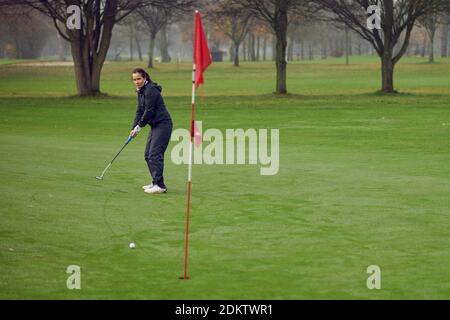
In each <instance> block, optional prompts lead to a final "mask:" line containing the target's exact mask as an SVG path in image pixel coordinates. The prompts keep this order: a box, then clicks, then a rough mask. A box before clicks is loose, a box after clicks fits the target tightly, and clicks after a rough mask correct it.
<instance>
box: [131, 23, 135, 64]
mask: <svg viewBox="0 0 450 320" xmlns="http://www.w3.org/2000/svg"><path fill="white" fill-rule="evenodd" d="M133 38H134V30H133V25H131V24H130V61H133V53H134V52H133V51H134V48H133Z"/></svg>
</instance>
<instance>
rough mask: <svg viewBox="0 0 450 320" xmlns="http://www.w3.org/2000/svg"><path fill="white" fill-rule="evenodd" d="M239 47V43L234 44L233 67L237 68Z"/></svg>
mask: <svg viewBox="0 0 450 320" xmlns="http://www.w3.org/2000/svg"><path fill="white" fill-rule="evenodd" d="M239 46H240V43H236V42H235V43H234V64H233V65H234V66H235V67H239Z"/></svg>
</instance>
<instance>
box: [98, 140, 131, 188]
mask: <svg viewBox="0 0 450 320" xmlns="http://www.w3.org/2000/svg"><path fill="white" fill-rule="evenodd" d="M132 139H133V137H132V136H129V137H128V139H127V141H126V142H125V144H124V145H123V147H122V149H120V151H119V152H117V154H116V156H115V157H114V158H113V159H112V160H111V162H110V163H109V164H108V165H107V166H106V168H105V170H103V172H102V174H101V175H100V176H98V177H95V179H97V180H100V181H101V180H103V176H104V175H105V172H106V171H107V170H108V169H109V167H110V166H111V165H112V163H113V162H114V160H116V158H117V157H118V156H119V154H120V153H121V152H122V150H123V149H125V147H126V146H127V144H129V143H130V141H131V140H132Z"/></svg>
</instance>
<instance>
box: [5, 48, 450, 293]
mask: <svg viewBox="0 0 450 320" xmlns="http://www.w3.org/2000/svg"><path fill="white" fill-rule="evenodd" d="M425 61H426V59H420V58H404V59H402V60H401V62H400V63H399V65H398V66H397V68H396V78H395V81H396V83H395V84H396V88H397V90H399V91H400V94H397V95H381V94H378V93H376V91H377V90H378V89H379V87H380V68H379V60H378V59H377V58H376V57H355V58H354V59H353V58H351V61H350V62H351V64H350V65H349V66H346V65H345V64H344V60H343V59H328V60H326V61H312V62H293V63H290V64H289V65H288V80H287V86H288V91H289V92H290V94H289V95H286V96H278V95H275V94H272V92H273V91H274V88H275V72H274V68H275V67H274V64H273V62H265V63H249V62H247V63H245V62H244V63H242V66H241V67H240V68H235V67H232V66H231V64H230V63H228V62H226V63H216V64H213V65H211V67H210V68H209V69H208V71H207V72H206V73H205V78H206V80H205V87H204V89H203V90H202V89H200V90H199V91H198V93H199V94H200V93H201V92H202V91H203V99H201V98H200V97H199V98H198V105H197V107H196V119H197V120H202V121H203V131H205V130H207V129H209V128H216V129H219V130H220V131H221V132H225V130H226V129H237V128H242V129H249V128H254V129H256V130H259V129H269V130H270V129H279V134H280V149H279V150H280V152H279V159H280V164H279V171H278V174H276V175H273V176H262V175H260V166H259V165H194V166H193V175H192V202H191V221H190V238H189V239H190V242H189V248H190V249H189V275H190V277H191V279H190V280H189V281H181V280H179V279H178V277H179V276H181V275H182V273H183V257H184V230H185V212H186V201H187V195H186V192H187V182H186V180H187V174H188V168H187V165H175V164H174V163H172V161H171V151H172V149H173V146H174V145H175V144H176V142H171V143H170V144H169V148H168V150H167V152H166V158H165V160H166V169H165V180H166V184H167V186H168V193H167V194H163V195H158V196H152V195H148V194H145V193H144V192H143V191H142V189H141V186H142V185H144V184H148V183H149V181H148V179H147V177H148V176H149V175H148V170H147V166H146V164H145V162H144V148H145V139H146V136H147V134H148V130H149V128H148V127H146V128H145V129H144V130H143V132H142V133H141V134H140V135H139V136H138V137H137V138H136V139H134V140H133V141H132V142H131V143H130V145H129V146H128V147H127V148H126V149H125V150H124V151H123V152H122V154H121V155H120V157H119V158H118V159H117V160H116V162H115V163H114V164H113V166H112V167H111V168H110V170H109V171H108V172H107V174H106V175H105V179H104V181H97V180H96V179H95V177H96V176H98V175H99V174H100V173H101V171H102V170H103V168H104V167H105V166H106V165H107V164H108V162H109V161H110V160H111V158H112V157H113V156H114V154H115V153H116V152H117V151H118V150H119V149H120V147H121V146H122V145H123V143H124V142H125V140H126V138H127V136H128V134H129V132H130V128H131V125H132V120H133V117H134V112H135V109H136V95H135V92H134V87H133V85H132V83H131V79H130V72H131V70H132V69H133V68H134V67H137V66H140V67H142V66H143V65H139V63H130V62H110V63H108V64H106V65H105V67H104V70H103V72H102V82H101V84H102V85H101V90H102V91H103V92H104V93H106V94H107V95H105V96H104V97H100V98H95V99H94V98H79V97H75V94H76V86H75V82H74V77H73V67H69V66H67V67H59V66H50V67H49V66H29V65H27V66H21V64H22V62H18V63H15V62H14V61H5V62H4V63H2V62H1V60H0V112H1V126H0V141H1V144H0V151H1V155H2V156H1V158H0V170H1V177H2V179H1V183H0V220H1V223H0V299H450V268H449V266H450V251H449V249H448V248H449V239H450V228H449V225H450V196H449V195H450V166H449V164H450V59H438V60H437V63H435V64H428V63H425ZM141 64H142V63H141ZM150 75H151V76H152V79H153V80H154V81H156V82H158V83H160V84H161V85H162V86H163V95H164V98H165V101H166V104H167V107H168V109H169V111H170V113H171V115H172V118H173V122H174V129H178V128H184V129H188V128H189V121H190V116H191V114H190V110H191V109H190V101H191V96H190V94H191V85H192V84H191V64H190V63H181V64H176V63H171V64H157V65H156V68H155V70H153V71H152V70H151V71H150ZM131 241H135V243H136V248H135V249H133V250H131V249H130V248H129V247H128V244H129V243H130V242H131ZM70 265H78V266H80V268H81V290H68V289H67V286H66V281H67V278H68V277H69V274H67V273H66V269H67V267H68V266H70ZM371 265H377V266H379V267H380V269H381V279H382V280H381V290H369V289H368V288H367V286H366V281H367V278H368V277H369V276H370V274H368V273H367V268H368V267H369V266H371Z"/></svg>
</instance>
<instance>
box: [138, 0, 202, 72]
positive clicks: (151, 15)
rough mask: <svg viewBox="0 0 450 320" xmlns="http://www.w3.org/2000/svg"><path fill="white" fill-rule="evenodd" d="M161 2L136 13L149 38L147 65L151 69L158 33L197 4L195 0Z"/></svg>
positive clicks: (166, 0) (167, 0)
mask: <svg viewBox="0 0 450 320" xmlns="http://www.w3.org/2000/svg"><path fill="white" fill-rule="evenodd" d="M163 2H164V3H159V2H158V3H155V5H153V4H149V5H146V6H145V7H143V8H141V9H139V10H138V11H137V13H138V15H139V16H140V18H141V22H142V24H143V25H145V26H146V29H147V32H148V34H149V36H150V44H149V49H148V64H147V66H148V67H149V68H153V55H154V51H155V44H156V35H157V34H158V32H159V31H160V30H161V29H163V28H165V27H166V26H167V25H169V24H172V23H173V22H175V21H176V20H177V19H179V18H180V15H182V14H185V13H186V12H189V11H191V10H192V7H193V5H194V4H195V3H197V1H195V0H165V1H163Z"/></svg>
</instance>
